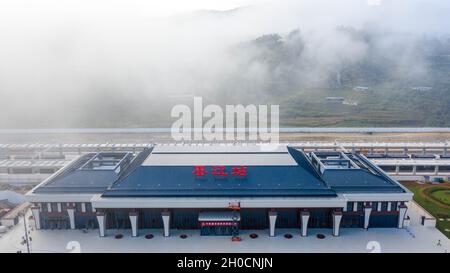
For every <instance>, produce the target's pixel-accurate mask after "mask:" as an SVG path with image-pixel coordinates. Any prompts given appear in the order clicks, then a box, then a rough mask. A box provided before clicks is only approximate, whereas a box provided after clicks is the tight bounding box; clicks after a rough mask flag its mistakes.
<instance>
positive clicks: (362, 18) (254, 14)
mask: <svg viewBox="0 0 450 273" xmlns="http://www.w3.org/2000/svg"><path fill="white" fill-rule="evenodd" d="M170 2H171V4H170V5H169V6H161V5H158V4H154V3H151V4H148V3H147V2H145V1H137V0H135V1H125V0H124V1H117V0H116V1H99V0H95V1H87V0H79V1H75V0H35V1H33V0H0V95H1V97H0V98H1V101H0V127H1V128H38V127H115V126H119V127H146V126H152V127H164V126H165V127H167V126H169V125H170V123H168V122H170V108H171V107H172V106H173V105H175V104H178V103H190V102H191V100H192V96H193V95H201V96H203V97H204V98H205V101H206V102H207V103H218V104H221V103H224V102H234V103H238V102H242V103H244V102H245V103H255V104H257V103H262V102H265V101H270V99H271V98H272V97H274V96H278V95H280V96H284V95H289V94H290V93H292V92H296V91H297V90H299V89H302V88H308V89H314V88H329V87H330V86H331V87H334V88H336V85H339V84H340V83H339V80H336V78H337V77H339V75H340V73H341V71H343V69H345V68H346V67H352V66H353V65H357V64H360V63H361V62H364V63H369V64H373V63H377V62H378V63H379V64H380V65H381V64H382V63H383V64H387V65H386V68H384V67H383V69H382V71H377V72H376V73H380V74H388V76H386V75H384V76H380V77H378V78H377V77H375V76H374V79H373V82H377V81H384V80H386V79H389V80H391V79H399V78H401V79H403V78H404V79H416V80H417V79H420V78H424V79H426V78H427V77H429V69H428V66H427V63H426V62H425V57H426V56H427V55H430V54H431V55H434V54H436V52H438V53H439V54H441V53H442V54H448V53H447V52H446V51H445V49H446V46H447V45H448V42H449V41H450V40H449V36H448V33H447V28H448V25H450V24H449V23H450V22H449V16H448V15H450V2H448V1H445V0H423V1H419V0H391V1H386V0H385V1H379V0H378V1H376V0H370V1H366V0H345V1H333V0H329V1H325V0H319V1H286V0H284V1H231V2H229V1H222V2H220V1H212V2H211V1H194V2H195V4H192V5H190V6H189V5H187V4H183V5H181V3H182V2H183V3H184V2H188V1H170ZM177 4H179V5H181V6H178V5H177ZM215 8H217V9H215ZM424 41H425V42H424ZM430 41H432V42H433V47H432V51H433V52H431V53H430V52H429V50H430V49H429V47H428V45H429V44H430V43H429V42H430ZM436 41H437V42H436ZM424 45H426V46H425V47H424ZM441 47H442V48H443V49H442V48H441ZM441 51H442V52H441ZM377 67H380V66H377ZM352 71H353V70H352ZM352 73H353V72H352ZM366 78H367V77H366ZM364 83H367V84H371V83H372V82H370V81H369V80H368V81H366V82H364ZM337 87H339V86H337ZM281 107H283V106H282V105H281Z"/></svg>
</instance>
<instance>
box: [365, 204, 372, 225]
mask: <svg viewBox="0 0 450 273" xmlns="http://www.w3.org/2000/svg"><path fill="white" fill-rule="evenodd" d="M371 212H372V207H370V206H365V207H364V228H365V229H367V228H368V227H369V220H370V213H371Z"/></svg>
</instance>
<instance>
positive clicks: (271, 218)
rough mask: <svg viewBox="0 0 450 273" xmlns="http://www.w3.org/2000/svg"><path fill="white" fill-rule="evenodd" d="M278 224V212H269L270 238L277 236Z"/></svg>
mask: <svg viewBox="0 0 450 273" xmlns="http://www.w3.org/2000/svg"><path fill="white" fill-rule="evenodd" d="M276 222H277V212H276V211H269V226H270V232H269V236H270V237H274V236H275V223H276Z"/></svg>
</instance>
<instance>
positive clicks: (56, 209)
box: [51, 203, 58, 212]
mask: <svg viewBox="0 0 450 273" xmlns="http://www.w3.org/2000/svg"><path fill="white" fill-rule="evenodd" d="M51 204H52V205H51V206H52V212H57V211H58V203H51Z"/></svg>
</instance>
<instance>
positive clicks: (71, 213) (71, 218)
mask: <svg viewBox="0 0 450 273" xmlns="http://www.w3.org/2000/svg"><path fill="white" fill-rule="evenodd" d="M67 214H68V215H69V221H70V229H75V208H74V207H73V206H70V207H68V208H67Z"/></svg>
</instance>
